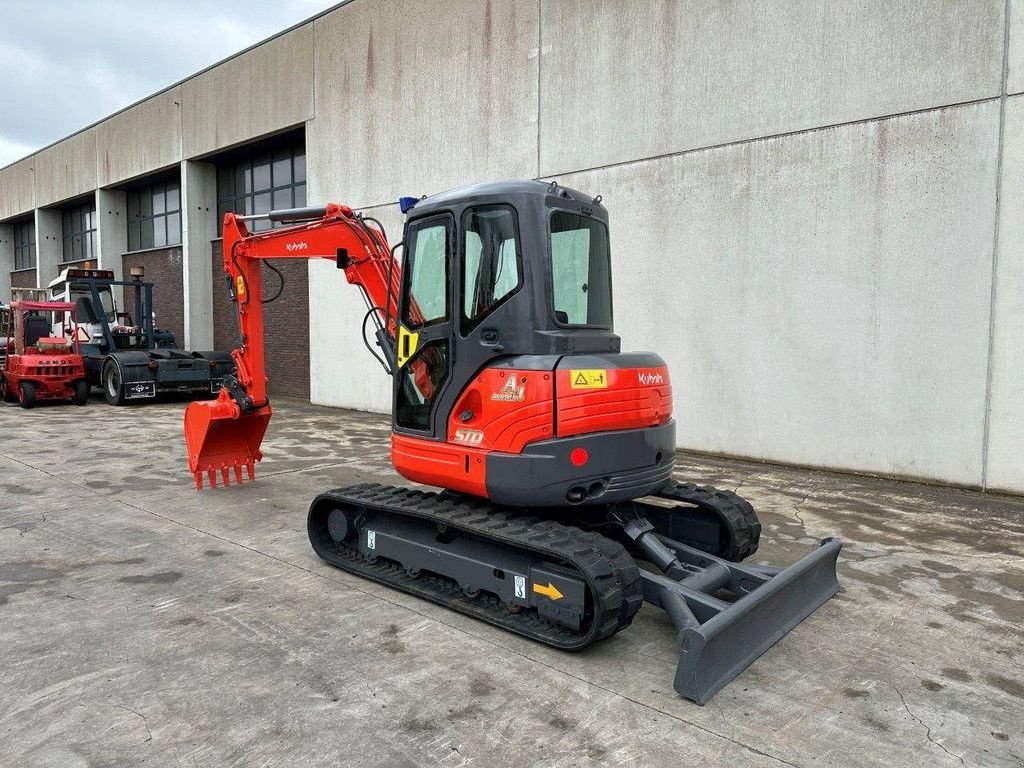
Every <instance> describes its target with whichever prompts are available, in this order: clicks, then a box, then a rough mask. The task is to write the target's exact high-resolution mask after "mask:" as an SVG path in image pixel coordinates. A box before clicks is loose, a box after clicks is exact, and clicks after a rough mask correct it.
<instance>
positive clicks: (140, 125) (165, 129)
mask: <svg viewBox="0 0 1024 768" xmlns="http://www.w3.org/2000/svg"><path fill="white" fill-rule="evenodd" d="M181 90H182V89H181V86H178V87H176V88H171V89H170V90H167V91H164V92H163V93H161V94H159V95H157V96H154V97H153V98H151V99H147V100H146V101H143V102H142V103H140V104H138V105H136V106H135V107H133V108H132V109H130V110H128V111H127V112H121V113H120V114H117V115H114V116H113V117H111V118H110V119H109V120H104V121H103V122H102V123H100V124H99V125H98V126H96V166H97V173H98V182H99V184H100V185H101V186H109V185H111V184H116V183H118V182H121V181H125V180H126V179H131V178H134V177H136V176H141V175H143V174H145V173H152V172H153V171H154V170H156V169H160V168H169V167H171V166H173V165H177V164H178V163H179V162H180V161H181V158H182V153H181Z"/></svg>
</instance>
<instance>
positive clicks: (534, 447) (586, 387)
mask: <svg viewBox="0 0 1024 768" xmlns="http://www.w3.org/2000/svg"><path fill="white" fill-rule="evenodd" d="M404 254H405V259H404V264H403V267H402V270H401V271H402V276H403V277H402V283H401V293H400V296H399V301H398V323H397V355H396V368H395V373H394V408H393V430H394V433H393V437H392V450H391V456H392V463H393V464H394V466H395V468H396V469H397V470H398V471H399V472H400V473H401V474H402V475H404V476H405V477H407V478H409V479H410V480H415V481H417V482H422V483H425V484H428V485H434V486H440V487H443V488H448V489H450V490H456V491H461V492H463V493H467V494H471V495H474V496H478V497H484V498H488V499H490V500H491V501H495V502H498V503H500V504H506V505H510V506H522V507H526V506H530V507H536V506H544V507H553V506H563V505H568V506H574V505H579V504H584V505H585V504H597V503H608V502H613V501H621V500H626V499H631V498H636V496H637V495H643V494H644V493H645V492H647V491H651V490H655V489H656V488H657V487H658V486H659V485H663V484H664V483H666V482H667V481H668V480H669V479H670V477H671V473H672V463H673V457H674V450H675V423H674V422H673V421H672V418H671V405H672V400H671V385H670V382H669V376H668V369H667V367H666V365H665V362H664V360H662V359H661V358H660V357H658V356H657V355H656V354H653V353H650V352H642V353H632V354H621V353H620V340H619V337H618V336H616V335H615V333H614V328H613V313H612V275H611V256H610V249H609V236H608V213H607V211H606V210H605V208H604V206H602V205H601V199H600V198H599V197H593V196H590V195H585V194H583V193H581V192H577V191H575V190H571V189H568V188H565V187H562V186H559V185H558V184H556V183H553V182H552V183H547V182H540V181H504V182H494V183H487V184H479V185H475V186H472V187H468V188H463V189H459V190H455V191H452V192H448V193H443V194H440V195H435V196H432V197H429V198H426V199H424V200H422V201H419V202H417V203H416V205H415V207H414V208H413V209H412V210H411V211H409V214H408V219H407V223H406V226H405V237H404Z"/></svg>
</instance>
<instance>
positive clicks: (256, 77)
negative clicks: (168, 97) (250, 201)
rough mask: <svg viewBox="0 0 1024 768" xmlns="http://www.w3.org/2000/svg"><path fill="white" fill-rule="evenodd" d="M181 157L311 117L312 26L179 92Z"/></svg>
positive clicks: (256, 50) (190, 82)
mask: <svg viewBox="0 0 1024 768" xmlns="http://www.w3.org/2000/svg"><path fill="white" fill-rule="evenodd" d="M181 97H182V139H183V151H184V156H185V157H197V156H200V155H203V154H206V153H209V152H214V151H216V150H218V149H223V148H224V147H229V146H231V145H233V144H238V143H241V142H244V141H250V140H251V139H252V138H253V137H255V136H260V135H262V134H266V133H272V132H274V131H278V130H281V129H283V128H288V127H290V126H294V125H299V124H301V123H303V122H304V121H306V120H308V119H309V118H311V117H312V116H313V25H312V24H306V25H305V26H302V27H299V28H298V29H295V30H293V31H292V32H289V33H288V34H287V35H283V36H281V37H278V38H276V39H274V40H271V41H270V42H267V43H264V44H263V45H261V46H259V47H258V48H254V49H252V50H250V51H249V52H247V53H244V54H242V55H241V56H237V57H235V58H233V59H230V60H229V61H226V62H224V63H223V64H221V65H220V66H218V67H215V68H214V69H211V70H208V71H206V72H204V73H203V74H201V75H199V76H197V77H194V78H192V79H190V80H187V81H186V82H185V83H184V84H183V85H182V86H181Z"/></svg>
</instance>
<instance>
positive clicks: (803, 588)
mask: <svg viewBox="0 0 1024 768" xmlns="http://www.w3.org/2000/svg"><path fill="white" fill-rule="evenodd" d="M659 538H661V540H662V541H663V542H664V544H665V545H667V546H668V548H669V549H670V550H672V552H673V553H674V554H675V555H676V556H677V557H678V558H679V559H680V560H681V561H682V562H683V563H685V564H686V565H687V567H689V568H691V569H692V572H693V575H692V576H690V577H688V578H684V579H682V580H675V579H672V578H669V577H668V576H663V575H661V574H655V573H649V572H647V571H642V572H641V578H642V580H643V587H644V599H645V600H647V601H648V602H650V603H652V604H654V605H656V606H658V607H660V608H663V609H664V610H665V611H666V613H668V614H669V616H670V617H671V619H672V621H673V623H674V624H675V625H676V629H677V630H678V631H679V634H678V637H677V642H678V647H679V662H678V665H677V667H676V677H675V686H674V687H675V689H676V692H678V693H679V694H680V695H682V696H685V697H686V698H688V699H690V700H691V701H695V702H696V703H698V704H704V703H706V702H707V701H708V700H709V699H710V698H711V697H712V696H714V695H715V694H716V693H717V692H718V691H720V690H721V689H722V688H723V687H724V686H725V685H726V684H727V683H728V682H729V681H730V680H732V679H733V678H734V677H736V675H738V674H739V673H740V672H742V671H743V670H744V669H746V668H747V667H748V666H750V664H751V663H752V662H753V661H754V659H756V658H757V657H758V656H760V655H761V654H762V653H764V652H765V651H767V650H768V649H769V648H770V647H771V646H772V645H774V644H775V643H776V642H777V641H778V640H780V639H781V638H782V636H783V635H785V634H786V633H787V632H789V631H790V630H791V629H793V628H794V627H795V626H796V625H797V624H799V623H800V622H801V621H803V620H804V619H806V618H807V617H808V616H810V615H811V614H812V613H814V611H815V610H816V609H817V608H818V607H819V606H820V605H822V604H823V603H824V602H825V601H827V600H828V599H829V598H830V597H832V596H833V595H835V594H836V593H837V592H838V591H839V581H838V580H837V578H836V559H837V558H838V556H839V551H840V549H841V548H842V543H841V542H840V541H838V540H836V539H826V540H825V541H823V542H822V544H821V546H820V547H819V548H818V549H816V550H815V551H814V552H811V553H810V554H808V555H806V556H805V557H804V558H803V559H801V560H799V561H798V562H796V563H794V564H793V565H791V566H790V567H788V568H785V569H781V568H769V567H765V566H754V565H741V564H739V563H732V562H727V561H725V560H721V559H719V558H716V557H713V556H711V555H708V554H706V553H703V552H700V551H698V550H695V549H692V548H690V547H688V546H687V545H685V544H681V543H679V542H676V541H672V540H671V539H666V538H664V537H659ZM720 590H725V591H726V592H732V593H734V594H736V593H738V594H740V595H741V596H740V597H739V598H738V599H737V600H735V601H734V602H727V601H724V600H722V599H720V598H719V597H717V596H716V595H715V593H716V592H719V591H720Z"/></svg>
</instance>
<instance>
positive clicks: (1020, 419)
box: [985, 96, 1024, 491]
mask: <svg viewBox="0 0 1024 768" xmlns="http://www.w3.org/2000/svg"><path fill="white" fill-rule="evenodd" d="M1004 142H1005V143H1004V147H1005V148H1004V153H1003V178H1002V184H1001V185H1000V196H999V251H998V254H997V258H996V280H995V284H994V287H995V292H994V295H993V299H994V317H993V325H992V331H993V337H992V349H991V353H992V373H991V377H992V383H991V411H990V416H989V418H990V421H989V442H988V466H987V474H986V478H985V480H986V484H987V485H988V486H990V487H992V488H999V489H1002V490H1008V491H1024V469H1022V468H1024V215H1022V212H1024V96H1014V97H1012V98H1010V99H1008V100H1007V104H1006V125H1005V138H1004Z"/></svg>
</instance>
